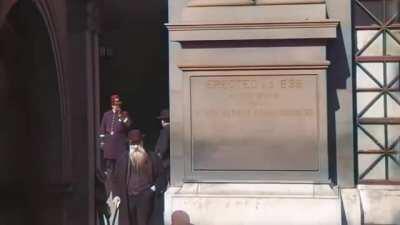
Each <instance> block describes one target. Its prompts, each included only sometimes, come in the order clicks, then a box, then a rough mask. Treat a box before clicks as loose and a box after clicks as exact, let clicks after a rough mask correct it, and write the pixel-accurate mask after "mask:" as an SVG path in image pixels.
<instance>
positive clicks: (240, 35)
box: [167, 20, 339, 42]
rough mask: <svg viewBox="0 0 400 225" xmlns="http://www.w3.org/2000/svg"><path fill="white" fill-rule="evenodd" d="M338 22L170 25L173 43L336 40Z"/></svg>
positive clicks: (168, 25)
mask: <svg viewBox="0 0 400 225" xmlns="http://www.w3.org/2000/svg"><path fill="white" fill-rule="evenodd" d="M338 24H339V22H338V21H332V20H321V21H300V22H266V23H236V24H167V27H168V30H169V31H170V35H171V36H170V38H171V40H172V41H178V42H181V41H207V40H268V39H321V38H325V39H326V38H336V27H337V26H338Z"/></svg>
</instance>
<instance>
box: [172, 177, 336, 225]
mask: <svg viewBox="0 0 400 225" xmlns="http://www.w3.org/2000/svg"><path fill="white" fill-rule="evenodd" d="M165 198H166V199H165V202H166V205H165V215H164V216H165V221H166V224H167V225H170V224H171V215H172V214H173V213H174V212H176V211H180V212H181V214H182V212H183V213H184V214H187V216H188V217H189V218H190V223H191V224H195V225H265V224H268V225H339V224H341V205H340V199H339V197H338V193H337V192H336V191H335V190H333V189H331V188H330V187H329V186H328V185H313V184H304V185H303V184H199V183H196V184H184V185H183V187H180V188H173V187H172V188H170V189H169V190H168V191H167V192H166V195H165Z"/></svg>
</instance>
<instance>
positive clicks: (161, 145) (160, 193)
mask: <svg viewBox="0 0 400 225" xmlns="http://www.w3.org/2000/svg"><path fill="white" fill-rule="evenodd" d="M157 119H159V120H160V122H161V127H162V128H161V130H160V136H159V137H158V140H157V144H156V147H155V153H156V155H157V156H158V157H159V158H160V160H161V162H162V169H163V173H162V177H160V179H158V182H159V184H158V187H159V188H158V190H157V192H156V196H155V198H154V211H153V216H152V223H151V224H152V225H163V224H164V217H163V214H164V192H165V191H166V189H167V186H168V183H169V178H170V157H169V144H170V138H169V110H168V109H163V110H162V111H161V113H160V116H158V117H157Z"/></svg>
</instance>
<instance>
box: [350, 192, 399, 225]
mask: <svg viewBox="0 0 400 225" xmlns="http://www.w3.org/2000/svg"><path fill="white" fill-rule="evenodd" d="M358 190H359V192H360V197H361V205H362V209H363V222H364V224H377V225H379V224H385V225H400V186H398V185H359V186H358Z"/></svg>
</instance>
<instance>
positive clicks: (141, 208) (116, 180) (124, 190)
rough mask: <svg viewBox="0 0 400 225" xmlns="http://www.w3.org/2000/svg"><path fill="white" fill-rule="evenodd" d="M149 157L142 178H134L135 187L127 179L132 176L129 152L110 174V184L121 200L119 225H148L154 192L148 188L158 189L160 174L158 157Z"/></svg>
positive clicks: (151, 154) (119, 160)
mask: <svg viewBox="0 0 400 225" xmlns="http://www.w3.org/2000/svg"><path fill="white" fill-rule="evenodd" d="M149 156H150V157H149V160H148V161H147V162H146V164H147V166H146V167H145V168H146V169H145V172H144V173H143V174H142V176H144V177H135V180H136V181H137V185H135V184H134V185H131V187H129V182H128V181H129V179H130V178H129V177H130V176H132V173H131V172H130V171H131V169H132V167H131V164H130V159H129V152H128V151H127V152H125V153H124V154H123V155H122V156H121V157H120V158H119V159H118V161H117V163H116V166H115V170H114V172H113V174H112V184H113V190H115V195H116V196H119V197H120V198H121V204H120V209H119V213H120V214H119V225H148V223H149V220H150V216H151V213H152V209H153V198H154V192H153V191H152V190H151V189H150V187H151V186H152V185H156V189H157V188H158V187H157V183H158V179H159V177H160V173H162V168H161V163H160V162H159V159H158V157H157V156H155V155H154V154H153V153H149ZM129 173H130V174H131V175H130V174H129ZM148 176H151V177H148ZM129 189H131V190H129ZM129 193H131V194H130V195H129Z"/></svg>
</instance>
